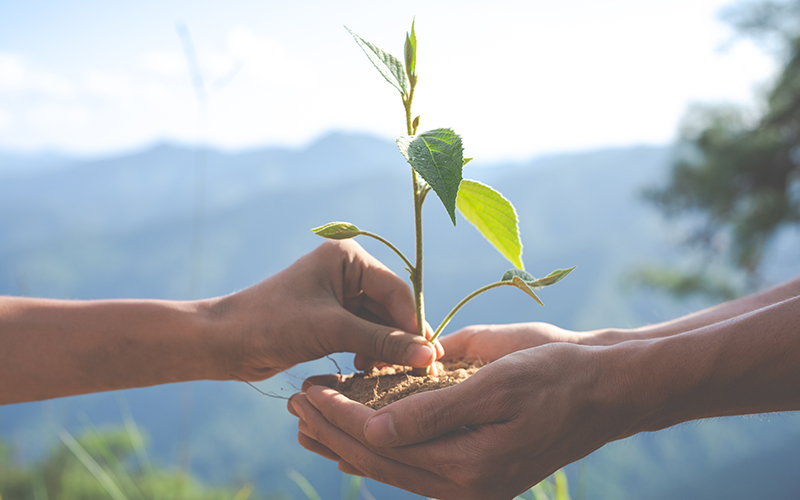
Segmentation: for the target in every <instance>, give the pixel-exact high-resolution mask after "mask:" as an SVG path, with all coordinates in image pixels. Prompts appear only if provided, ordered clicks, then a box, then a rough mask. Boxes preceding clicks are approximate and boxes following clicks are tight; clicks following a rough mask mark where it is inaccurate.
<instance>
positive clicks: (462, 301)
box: [431, 281, 516, 342]
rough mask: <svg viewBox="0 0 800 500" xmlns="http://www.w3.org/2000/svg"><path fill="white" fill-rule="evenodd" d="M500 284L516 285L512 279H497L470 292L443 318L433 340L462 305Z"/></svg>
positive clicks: (432, 338)
mask: <svg viewBox="0 0 800 500" xmlns="http://www.w3.org/2000/svg"><path fill="white" fill-rule="evenodd" d="M500 286H516V285H514V284H513V283H512V282H511V281H496V282H494V283H491V284H489V285H486V286H484V287H481V288H478V289H477V290H475V291H474V292H472V293H471V294H469V295H467V296H466V297H464V298H463V299H462V300H461V302H459V303H458V304H456V306H455V307H454V308H453V310H452V311H450V312H449V313H448V314H447V316H445V318H444V319H443V320H442V324H441V325H439V328H437V329H436V331H435V332H434V334H433V337H431V342H433V341H434V340H436V337H438V336H439V334H440V333H442V330H444V328H445V327H446V326H447V324H448V323H450V320H451V319H453V316H455V315H456V313H457V312H458V310H459V309H461V308H462V307H464V304H466V303H467V302H469V301H470V300H472V299H474V298H475V297H477V296H478V295H480V294H482V293H483V292H485V291H487V290H491V289H492V288H497V287H500Z"/></svg>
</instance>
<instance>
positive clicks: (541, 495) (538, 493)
mask: <svg viewBox="0 0 800 500" xmlns="http://www.w3.org/2000/svg"><path fill="white" fill-rule="evenodd" d="M544 482H545V481H542V482H541V483H539V484H537V485H536V486H534V487H533V488H531V496H532V497H533V500H550V495H548V494H547V491H545V488H544V486H543V484H542V483H544Z"/></svg>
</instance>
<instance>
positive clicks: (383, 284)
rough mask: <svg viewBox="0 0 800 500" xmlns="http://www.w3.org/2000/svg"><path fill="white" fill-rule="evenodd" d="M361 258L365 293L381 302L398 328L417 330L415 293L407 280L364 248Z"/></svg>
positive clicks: (373, 299) (362, 287)
mask: <svg viewBox="0 0 800 500" xmlns="http://www.w3.org/2000/svg"><path fill="white" fill-rule="evenodd" d="M359 258H360V259H361V265H362V269H361V283H360V284H361V290H363V292H364V294H365V295H366V296H367V297H368V298H370V299H372V301H374V302H376V303H377V304H380V305H381V306H382V308H383V309H385V311H386V313H388V314H389V316H390V317H391V318H392V320H393V321H392V322H393V324H395V325H397V327H398V328H401V329H403V330H405V331H407V332H415V331H417V316H416V313H415V309H414V295H413V294H412V293H411V289H410V288H409V287H408V285H407V284H406V282H405V281H403V280H402V279H401V278H400V277H398V276H397V275H396V274H394V273H393V272H392V271H391V270H390V269H389V268H388V267H386V266H384V265H383V264H382V263H381V262H380V261H378V260H377V259H376V258H375V257H373V256H371V255H370V254H368V253H367V252H366V251H364V250H363V249H362V252H361V253H360V254H359ZM373 312H376V311H374V310H373Z"/></svg>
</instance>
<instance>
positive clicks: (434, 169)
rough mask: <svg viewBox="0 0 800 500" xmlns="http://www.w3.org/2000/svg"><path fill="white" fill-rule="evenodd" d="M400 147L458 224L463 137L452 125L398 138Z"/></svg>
mask: <svg viewBox="0 0 800 500" xmlns="http://www.w3.org/2000/svg"><path fill="white" fill-rule="evenodd" d="M397 147H398V148H400V152H401V153H403V156H405V158H406V160H407V161H408V163H409V164H411V167H412V168H413V169H414V170H416V171H417V172H418V173H419V175H421V176H422V178H423V179H425V182H427V183H428V184H430V186H431V188H433V190H434V191H435V192H436V194H437V195H438V196H439V199H441V200H442V203H443V204H444V208H445V209H446V210H447V213H448V214H450V219H451V220H452V221H453V225H454V226H455V225H456V197H457V196H458V186H459V185H460V184H461V169H462V168H463V167H464V148H463V147H462V146H461V136H459V135H458V134H456V133H455V132H453V131H452V130H451V129H449V128H437V129H434V130H429V131H427V132H423V133H421V134H418V135H414V136H405V137H400V138H399V139H397Z"/></svg>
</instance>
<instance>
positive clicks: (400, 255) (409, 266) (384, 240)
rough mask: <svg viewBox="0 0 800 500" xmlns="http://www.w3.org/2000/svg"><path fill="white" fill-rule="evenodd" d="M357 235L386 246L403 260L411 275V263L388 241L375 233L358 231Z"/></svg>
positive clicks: (412, 268)
mask: <svg viewBox="0 0 800 500" xmlns="http://www.w3.org/2000/svg"><path fill="white" fill-rule="evenodd" d="M358 234H359V235H361V236H369V237H370V238H374V239H376V240H378V241H380V242H381V243H383V244H384V245H386V246H387V247H389V248H391V249H392V250H393V251H394V253H396V254H397V255H398V256H399V257H400V258H401V259H403V262H405V264H406V267H407V268H408V272H409V273H412V274H413V273H414V266H413V265H411V261H410V260H408V258H407V257H406V256H405V255H404V254H403V252H401V251H400V249H399V248H397V247H396V246H394V245H392V243H391V242H389V240H386V239H384V238H383V237H381V236H378V235H377V234H375V233H370V232H369V231H359V233H358Z"/></svg>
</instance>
